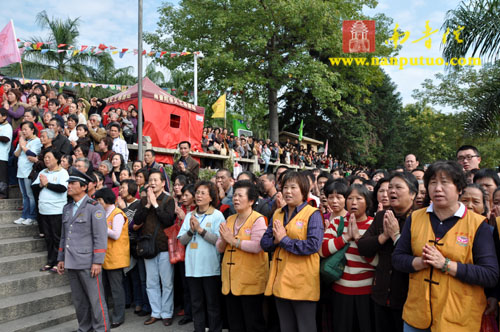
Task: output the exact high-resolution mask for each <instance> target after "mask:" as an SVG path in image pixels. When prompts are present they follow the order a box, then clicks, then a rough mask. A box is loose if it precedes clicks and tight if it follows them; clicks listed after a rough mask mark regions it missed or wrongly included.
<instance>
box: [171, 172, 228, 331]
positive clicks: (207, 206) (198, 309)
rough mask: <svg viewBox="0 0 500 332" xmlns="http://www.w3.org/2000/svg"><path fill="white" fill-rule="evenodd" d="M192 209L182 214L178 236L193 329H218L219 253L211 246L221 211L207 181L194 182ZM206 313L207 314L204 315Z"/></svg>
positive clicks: (216, 195) (212, 187)
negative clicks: (183, 257) (182, 252)
mask: <svg viewBox="0 0 500 332" xmlns="http://www.w3.org/2000/svg"><path fill="white" fill-rule="evenodd" d="M195 202H196V209H195V210H194V211H192V212H189V213H187V214H186V217H185V218H184V222H183V223H182V227H181V229H180V231H179V235H178V238H179V239H180V241H181V243H182V244H183V245H185V246H186V258H185V266H186V278H187V280H188V285H189V290H190V292H191V307H192V313H193V320H194V328H195V331H196V332H204V331H205V326H206V324H207V323H208V328H209V329H210V331H216V332H217V331H218V332H220V331H222V318H221V308H220V291H219V289H220V254H219V253H218V251H217V248H216V247H215V244H216V242H217V239H218V238H219V226H220V224H221V223H222V222H223V221H224V215H223V214H222V212H220V211H219V210H217V209H215V206H217V205H218V194H217V188H216V187H215V185H214V184H213V183H212V182H210V181H199V182H198V183H197V184H196V186H195ZM205 313H207V314H208V315H207V316H208V317H206V315H205Z"/></svg>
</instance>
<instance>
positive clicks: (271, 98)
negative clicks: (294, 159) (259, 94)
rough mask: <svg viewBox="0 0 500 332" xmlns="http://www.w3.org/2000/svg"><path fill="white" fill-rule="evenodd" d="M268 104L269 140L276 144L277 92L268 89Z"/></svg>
mask: <svg viewBox="0 0 500 332" xmlns="http://www.w3.org/2000/svg"><path fill="white" fill-rule="evenodd" d="M268 104H269V138H270V139H271V141H272V142H278V139H279V125H278V90H277V89H274V88H271V87H268Z"/></svg>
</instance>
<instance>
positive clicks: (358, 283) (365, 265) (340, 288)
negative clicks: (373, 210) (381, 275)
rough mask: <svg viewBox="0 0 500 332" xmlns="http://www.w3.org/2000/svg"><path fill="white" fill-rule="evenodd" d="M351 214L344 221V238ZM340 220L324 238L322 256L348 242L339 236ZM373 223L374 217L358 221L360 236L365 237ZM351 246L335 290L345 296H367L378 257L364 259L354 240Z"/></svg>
mask: <svg viewBox="0 0 500 332" xmlns="http://www.w3.org/2000/svg"><path fill="white" fill-rule="evenodd" d="M348 220H349V214H348V215H347V216H346V217H345V219H344V232H343V234H345V235H344V238H345V237H347V226H348ZM339 222H340V218H335V219H333V221H332V222H331V223H330V225H329V226H328V228H327V229H325V234H324V236H323V243H322V245H321V250H320V255H321V256H322V257H328V256H330V255H332V254H334V253H335V252H337V251H338V250H340V249H342V248H343V247H344V246H345V245H346V242H344V239H343V238H342V236H337V228H338V226H339ZM372 222H373V218H372V217H368V219H366V220H363V221H358V222H357V225H358V229H359V234H360V235H361V236H363V234H364V233H365V232H366V230H367V229H368V228H369V227H370V225H371V224H372ZM349 242H350V246H349V249H347V252H346V259H347V265H346V266H345V269H344V273H343V274H342V277H341V278H340V280H338V281H336V282H335V283H334V284H333V290H334V291H336V292H338V293H341V294H345V295H366V294H370V293H371V288H372V283H373V276H374V274H375V266H377V262H378V256H375V257H364V256H361V255H360V254H359V251H358V245H357V243H356V242H355V241H354V240H351V241H349Z"/></svg>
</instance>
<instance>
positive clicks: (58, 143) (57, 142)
mask: <svg viewBox="0 0 500 332" xmlns="http://www.w3.org/2000/svg"><path fill="white" fill-rule="evenodd" d="M62 127H63V125H62V124H61V123H60V122H59V121H58V120H57V119H55V118H53V119H51V120H50V121H49V128H50V129H52V130H53V131H54V133H55V135H56V136H55V137H54V139H53V140H52V146H53V149H54V150H55V151H57V152H59V153H61V154H62V155H66V154H71V151H72V150H73V148H72V147H71V143H70V142H69V139H68V138H67V137H66V136H64V135H61V130H62Z"/></svg>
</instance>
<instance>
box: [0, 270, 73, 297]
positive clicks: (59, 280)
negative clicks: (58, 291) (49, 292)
mask: <svg viewBox="0 0 500 332" xmlns="http://www.w3.org/2000/svg"><path fill="white" fill-rule="evenodd" d="M40 267H41V266H37V271H30V272H25V273H17V274H13V275H9V276H3V277H0V298H3V297H8V296H15V295H23V294H27V293H33V292H38V291H41V290H44V289H48V288H52V287H59V286H64V285H68V284H69V281H68V278H67V276H66V275H62V276H60V275H58V274H55V273H50V272H40V271H38V269H40ZM2 300H3V299H2Z"/></svg>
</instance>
